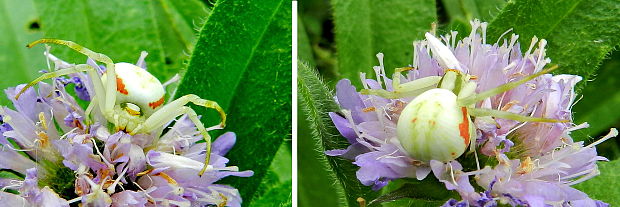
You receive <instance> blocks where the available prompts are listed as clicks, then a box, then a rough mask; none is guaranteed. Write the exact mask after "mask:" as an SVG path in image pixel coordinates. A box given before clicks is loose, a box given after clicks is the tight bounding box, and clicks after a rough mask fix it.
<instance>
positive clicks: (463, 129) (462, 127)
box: [459, 107, 469, 145]
mask: <svg viewBox="0 0 620 207" xmlns="http://www.w3.org/2000/svg"><path fill="white" fill-rule="evenodd" d="M461 111H462V112H463V122H462V123H460V124H459V132H460V134H461V137H463V140H464V141H465V145H467V144H469V120H468V119H467V116H468V115H467V108H465V107H461Z"/></svg>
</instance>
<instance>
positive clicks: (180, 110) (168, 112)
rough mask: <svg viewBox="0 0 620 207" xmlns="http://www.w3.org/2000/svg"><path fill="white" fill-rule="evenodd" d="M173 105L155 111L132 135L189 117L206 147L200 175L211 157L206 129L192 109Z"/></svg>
mask: <svg viewBox="0 0 620 207" xmlns="http://www.w3.org/2000/svg"><path fill="white" fill-rule="evenodd" d="M168 105H172V104H168ZM174 105H175V107H165V108H161V109H159V110H157V111H156V112H155V113H153V115H151V116H150V117H149V118H148V119H146V121H145V122H144V124H140V125H138V127H136V129H135V130H134V131H133V132H132V133H137V132H138V131H140V130H142V131H151V130H154V129H155V128H158V127H160V126H163V125H165V124H166V123H168V122H170V121H171V120H173V119H174V118H176V117H178V116H181V115H183V114H187V117H189V119H190V120H191V121H192V122H193V123H194V125H196V128H198V131H199V132H200V134H201V135H202V138H203V139H204V140H205V142H206V146H207V149H206V154H205V156H206V157H205V165H204V167H203V168H202V170H201V171H200V173H199V175H202V174H203V173H204V172H205V170H206V169H207V166H208V165H209V159H210V157H211V136H210V135H209V133H208V132H207V129H206V128H205V127H204V125H203V124H202V122H200V119H199V118H198V115H197V114H196V112H195V111H194V110H193V109H192V108H190V107H187V106H180V107H176V104H174Z"/></svg>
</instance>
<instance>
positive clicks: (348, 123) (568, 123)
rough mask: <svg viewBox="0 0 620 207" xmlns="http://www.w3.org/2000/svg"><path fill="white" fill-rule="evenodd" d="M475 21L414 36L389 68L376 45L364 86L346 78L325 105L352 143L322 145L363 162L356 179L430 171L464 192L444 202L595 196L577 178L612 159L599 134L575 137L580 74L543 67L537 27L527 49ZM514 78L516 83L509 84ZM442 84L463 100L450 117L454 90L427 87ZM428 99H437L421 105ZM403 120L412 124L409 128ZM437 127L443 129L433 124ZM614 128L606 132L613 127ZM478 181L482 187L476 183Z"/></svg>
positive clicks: (378, 184)
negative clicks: (589, 140)
mask: <svg viewBox="0 0 620 207" xmlns="http://www.w3.org/2000/svg"><path fill="white" fill-rule="evenodd" d="M471 25H472V32H471V33H470V34H469V35H468V36H466V37H464V38H463V39H461V40H458V39H457V32H451V33H450V34H449V35H445V36H441V37H439V38H436V37H435V36H434V35H432V34H430V33H427V34H426V40H422V41H418V42H415V43H414V48H413V50H414V55H413V56H414V57H413V63H412V64H411V65H410V66H408V67H405V68H397V69H396V71H397V73H396V74H395V75H394V76H392V78H388V75H387V74H386V73H385V68H384V66H383V54H381V53H379V54H378V55H377V58H378V59H379V66H375V67H374V68H373V69H374V72H375V77H376V79H367V78H366V74H364V73H362V74H361V79H362V86H361V87H360V88H361V91H358V88H356V87H355V86H353V85H351V82H350V81H349V80H347V79H343V80H340V81H339V82H338V84H337V85H336V96H335V97H334V98H335V101H336V102H337V103H338V104H339V105H340V108H341V111H340V112H332V113H330V114H329V115H330V117H331V119H332V121H333V123H334V125H335V126H336V128H337V129H338V131H339V132H340V133H341V134H342V136H343V137H345V138H346V139H347V140H348V142H349V143H350V144H351V145H350V146H349V147H347V149H332V150H328V151H326V152H325V153H326V154H327V155H329V156H340V157H343V158H346V159H350V160H354V162H353V163H354V164H356V165H357V166H359V167H360V168H359V170H358V171H357V178H358V180H360V182H361V183H362V184H364V185H367V186H372V188H373V189H374V190H378V189H380V188H382V187H383V186H385V185H386V184H387V183H388V182H389V181H390V180H394V179H400V178H417V179H419V180H421V179H424V178H425V177H426V176H427V175H428V174H429V173H430V172H431V171H432V172H433V175H434V176H435V177H436V178H437V179H438V180H439V181H440V182H441V183H443V185H445V187H446V189H447V190H455V191H457V192H458V193H459V194H460V196H461V201H460V202H459V201H458V200H450V201H448V202H446V203H445V205H444V206H461V205H464V206H495V205H497V204H498V203H504V204H510V205H513V206H515V205H530V206H544V205H556V204H558V203H559V204H562V203H569V204H575V203H594V204H596V201H593V200H592V199H590V198H588V196H587V195H586V194H585V193H583V192H580V191H578V190H576V189H574V188H572V187H571V185H573V184H576V183H579V182H583V181H585V180H587V179H589V178H592V177H594V176H595V175H597V173H598V170H597V168H596V162H597V161H601V160H606V159H605V158H603V157H600V156H597V153H596V149H595V148H594V145H595V144H594V145H589V146H583V145H582V144H581V143H573V140H572V138H571V137H570V133H571V132H572V131H574V130H577V129H581V128H585V127H587V124H585V123H584V124H581V125H575V124H573V123H572V113H571V106H572V105H573V101H574V99H575V97H576V94H575V92H574V86H575V84H576V83H577V82H579V81H581V79H582V78H581V77H579V76H576V75H551V74H543V73H544V72H546V71H548V70H545V69H544V68H545V66H546V65H547V64H548V63H550V62H551V60H550V59H549V58H546V57H545V53H546V50H545V46H546V44H547V42H546V41H545V40H539V39H538V38H536V37H534V38H533V39H532V41H531V43H530V44H529V46H527V47H526V48H524V49H526V50H525V51H523V50H521V44H520V43H519V42H518V41H517V40H518V35H515V34H513V35H512V36H511V37H510V38H509V39H504V40H503V41H501V42H497V43H493V44H489V43H487V39H486V36H485V34H486V27H487V23H484V22H479V21H478V20H475V21H472V22H471ZM500 39H501V38H500ZM552 68H553V67H552ZM543 70H545V71H543ZM399 73H401V74H402V75H401V74H399ZM534 74H535V75H534ZM454 80H456V81H454ZM460 80H462V81H461V82H459V81H460ZM514 82H519V84H518V85H516V86H506V85H504V84H507V83H514ZM444 89H446V90H450V91H451V92H452V94H453V95H451V97H454V96H456V100H457V101H456V103H457V104H460V103H467V104H465V105H457V106H459V107H460V108H459V109H462V112H463V113H462V114H463V115H461V114H459V113H455V115H454V117H456V118H452V117H450V116H452V115H450V114H449V113H448V112H446V110H444V109H443V108H441V109H440V107H441V104H448V102H445V101H444V102H438V101H437V100H442V101H443V100H450V99H446V98H445V97H443V96H442V97H443V98H439V96H436V98H428V95H425V94H427V93H426V92H429V93H430V91H433V93H436V94H439V93H437V91H441V90H444ZM489 91H497V92H492V93H491V92H489ZM483 92H487V93H483ZM442 93H445V92H442ZM477 94H482V95H477ZM485 94H491V95H485ZM478 96H479V97H482V98H478ZM421 97H424V98H421ZM452 100H454V99H452ZM471 100H475V101H471ZM425 101H427V102H425ZM414 103H415V104H414ZM424 103H433V104H435V103H437V104H438V106H437V108H432V107H431V108H428V107H427V108H424V109H422V107H425V106H424ZM417 107H419V108H417ZM412 109H413V110H412ZM418 109H419V110H418ZM428 109H430V111H434V110H436V112H435V115H434V116H432V117H433V118H426V119H421V120H418V116H413V115H411V114H410V113H411V111H416V110H417V111H424V112H426V113H428V111H429V110H428ZM450 109H451V108H450ZM457 111H458V112H460V111H461V110H457ZM415 113H417V114H422V112H415ZM444 114H447V115H444ZM508 115H510V116H508ZM412 116H413V118H412ZM420 117H421V115H420ZM511 117H512V118H511ZM421 118H424V117H421ZM435 120H440V121H446V120H447V121H446V122H439V121H437V122H435ZM452 120H454V121H452ZM422 121H428V122H423V123H422ZM403 123H406V126H411V127H413V129H415V130H412V128H403V127H402V126H403ZM453 123H456V124H453ZM450 124H453V125H450ZM457 124H458V125H457ZM448 126H450V127H448ZM433 127H440V128H441V127H443V128H441V129H443V130H439V131H438V132H441V133H435V132H436V131H430V132H429V130H428V129H429V128H433ZM405 132H406V133H405ZM613 132H614V131H612V133H610V135H609V136H607V137H606V138H604V139H602V140H605V139H607V138H609V137H613V136H615V134H614V133H613ZM423 133H428V134H423ZM433 133H434V134H433ZM450 133H453V135H449V134H450ZM447 134H448V135H447ZM616 134H617V133H616ZM420 137H422V138H420ZM446 137H447V139H446ZM412 140H413V141H412ZM437 140H452V141H449V142H438V141H437ZM463 141H464V143H465V145H464V146H463V144H462V143H463ZM469 141H471V142H469ZM459 142H460V143H459ZM411 143H413V146H412V145H411ZM428 143H435V144H428ZM597 143H600V142H597ZM424 146H427V147H426V148H425V147H424ZM437 149H444V150H437ZM453 149H459V150H461V151H460V152H459V151H454V152H452V154H451V155H452V159H446V158H445V156H444V155H445V153H449V152H451V151H452V150H453ZM412 150H418V151H413V152H412ZM463 150H465V151H466V152H464V153H463ZM442 153H444V154H442ZM420 154H422V155H425V156H419V155H420ZM461 154H470V155H471V154H476V156H473V155H472V156H461ZM447 155H450V154H447ZM427 157H431V158H432V159H430V160H429V159H428V158H427ZM433 157H434V158H433ZM478 157H481V159H478ZM439 158H442V159H439ZM480 160H482V161H485V162H482V163H481V162H480ZM487 160H491V161H490V162H489V161H487ZM474 161H475V162H474ZM462 163H476V164H475V165H472V164H468V165H467V166H463V165H461V164H462ZM558 176H559V178H558ZM471 178H475V181H476V182H470V181H471ZM472 184H477V185H479V186H480V187H481V188H484V189H485V191H483V192H476V188H474V186H473V185H472ZM540 189H545V190H540Z"/></svg>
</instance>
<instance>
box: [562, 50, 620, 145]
mask: <svg viewBox="0 0 620 207" xmlns="http://www.w3.org/2000/svg"><path fill="white" fill-rule="evenodd" d="M618 68H620V53H618V52H615V53H613V54H612V56H611V59H609V60H608V61H606V62H605V63H603V65H602V66H601V69H600V70H599V74H598V75H597V76H596V77H595V78H594V81H592V82H590V83H588V87H584V89H583V90H582V91H581V93H580V95H583V98H581V100H579V102H577V104H575V106H574V107H573V112H574V115H575V123H583V122H588V124H590V127H588V128H587V129H582V130H579V131H585V132H587V133H586V134H589V135H591V136H597V135H599V134H603V133H607V131H609V128H610V127H613V125H614V124H618V123H620V110H617V104H618V103H620V91H618V86H620V70H618ZM574 138H575V139H578V140H579V141H583V140H586V138H587V136H580V137H574ZM610 141H615V140H610Z"/></svg>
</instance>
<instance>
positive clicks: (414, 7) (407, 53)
mask: <svg viewBox="0 0 620 207" xmlns="http://www.w3.org/2000/svg"><path fill="white" fill-rule="evenodd" d="M331 3H332V7H333V10H334V13H333V14H334V24H335V32H336V48H337V52H338V72H339V73H340V74H341V76H342V77H341V78H348V79H350V80H351V81H352V82H353V83H354V85H360V84H361V82H360V80H359V72H370V71H372V66H375V65H378V61H377V58H376V57H375V55H376V54H377V53H379V52H382V53H384V54H385V68H386V70H387V71H386V72H387V74H391V73H392V71H393V68H397V67H404V66H407V65H409V64H411V62H412V51H413V46H412V43H413V41H415V40H418V39H422V38H423V37H424V33H425V32H426V31H429V30H430V29H431V23H432V22H434V21H436V20H437V15H436V9H435V1H433V0H413V1H398V0H383V1H371V0H360V1H348V0H332V1H331Z"/></svg>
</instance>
